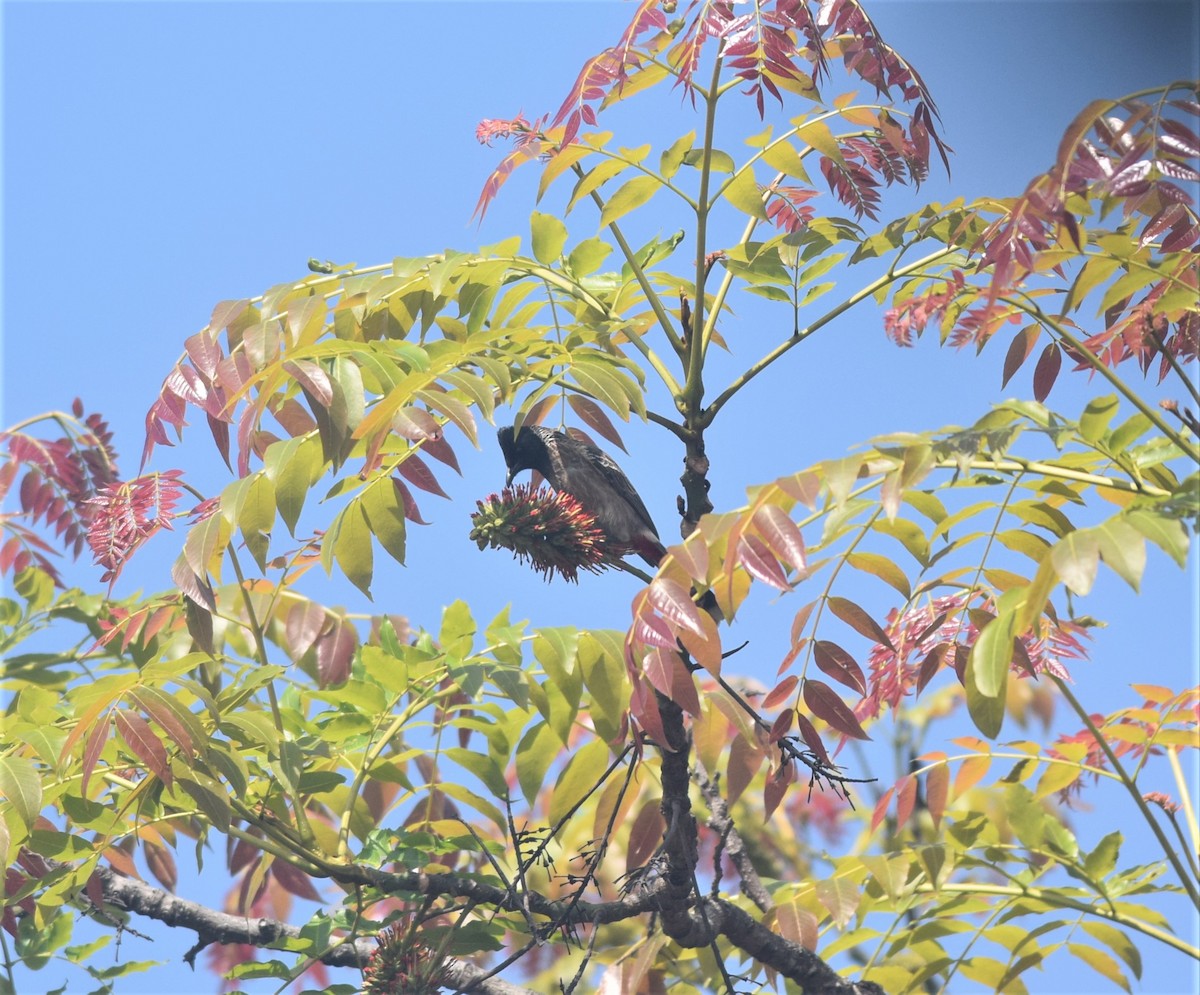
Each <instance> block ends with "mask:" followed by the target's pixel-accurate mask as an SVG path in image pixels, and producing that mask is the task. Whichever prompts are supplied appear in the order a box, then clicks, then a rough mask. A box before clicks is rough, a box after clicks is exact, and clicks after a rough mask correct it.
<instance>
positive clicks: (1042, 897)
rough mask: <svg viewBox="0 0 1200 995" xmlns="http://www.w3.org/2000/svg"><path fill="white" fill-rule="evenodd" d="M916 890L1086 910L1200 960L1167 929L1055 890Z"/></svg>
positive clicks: (969, 885) (973, 885)
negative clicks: (993, 896) (1021, 899)
mask: <svg viewBox="0 0 1200 995" xmlns="http://www.w3.org/2000/svg"><path fill="white" fill-rule="evenodd" d="M916 891H917V892H918V893H920V894H930V895H933V894H939V893H946V892H950V893H953V894H960V895H1000V896H1005V897H1011V898H1032V899H1035V900H1036V901H1039V902H1045V903H1046V904H1047V905H1049V906H1051V907H1052V908H1053V907H1059V908H1065V909H1071V910H1073V911H1075V912H1083V913H1086V914H1087V915H1093V916H1096V917H1097V918H1099V919H1107V920H1108V921H1109V922H1116V923H1119V924H1120V925H1122V926H1125V927H1126V928H1128V929H1132V930H1134V931H1135V932H1138V933H1142V934H1144V935H1146V936H1149V937H1152V938H1153V939H1155V940H1159V941H1161V942H1162V943H1165V944H1166V945H1167V946H1169V947H1173V948H1174V949H1175V950H1178V951H1180V952H1181V953H1185V954H1187V955H1188V956H1189V957H1191V958H1193V959H1195V960H1200V948H1197V947H1194V946H1192V945H1191V944H1189V943H1188V942H1187V941H1186V940H1183V939H1182V938H1180V937H1178V936H1175V935H1173V934H1171V933H1168V932H1167V931H1166V930H1162V929H1158V928H1157V927H1155V926H1151V925H1150V924H1149V923H1147V922H1143V921H1142V920H1141V919H1136V918H1134V917H1133V916H1126V915H1121V914H1119V913H1116V912H1113V911H1112V910H1110V909H1107V908H1105V907H1104V906H1100V905H1088V904H1087V903H1086V902H1080V901H1076V900H1075V899H1073V898H1070V897H1068V896H1066V895H1064V894H1062V892H1060V891H1057V890H1054V889H1045V888H1031V887H1027V886H1021V885H1003V884H984V883H982V882H963V883H961V884H960V883H953V882H951V883H944V884H940V885H938V886H936V887H934V886H933V885H920V884H918V885H917V886H916Z"/></svg>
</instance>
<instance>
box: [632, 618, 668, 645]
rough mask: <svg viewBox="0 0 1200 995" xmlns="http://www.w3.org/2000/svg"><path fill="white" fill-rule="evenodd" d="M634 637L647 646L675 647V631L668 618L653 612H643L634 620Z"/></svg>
mask: <svg viewBox="0 0 1200 995" xmlns="http://www.w3.org/2000/svg"><path fill="white" fill-rule="evenodd" d="M633 638H634V639H636V640H638V641H639V642H641V643H645V644H646V645H647V646H658V647H661V648H662V649H674V648H675V633H674V631H673V630H672V629H671V627H670V626H669V625H668V624H667V622H666V619H664V618H662V617H660V616H658V615H655V614H654V613H653V612H643V613H642V614H641V615H638V616H637V617H636V618H635V619H634V620H633Z"/></svg>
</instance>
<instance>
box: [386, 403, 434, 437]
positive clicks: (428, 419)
mask: <svg viewBox="0 0 1200 995" xmlns="http://www.w3.org/2000/svg"><path fill="white" fill-rule="evenodd" d="M392 431H393V432H395V433H396V434H397V435H399V436H401V437H402V438H405V439H408V440H409V441H410V442H425V441H426V440H429V439H436V438H438V437H439V436H440V435H441V434H442V427H441V426H440V425H439V424H438V423H437V419H435V418H434V417H433V415H431V414H430V413H429V412H428V411H426V410H425V409H424V408H412V407H409V408H401V409H400V410H399V411H397V412H396V413H395V414H394V415H392Z"/></svg>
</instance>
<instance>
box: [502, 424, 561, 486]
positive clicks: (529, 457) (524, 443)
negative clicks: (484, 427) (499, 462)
mask: <svg viewBox="0 0 1200 995" xmlns="http://www.w3.org/2000/svg"><path fill="white" fill-rule="evenodd" d="M496 437H497V438H498V439H499V440H500V451H501V452H502V453H504V462H505V464H506V465H507V466H508V479H507V480H506V481H505V486H507V485H509V484H511V483H512V482H513V477H515V476H516V475H517V474H518V473H520V472H521V471H522V470H537V471H538V473H540V474H541V475H542V476H543V477H544V476H546V473H547V471H548V469H549V465H550V457H549V454H547V452H546V442H545V440H544V439H543V438H542V436H541V434H540V433H539V432H538V431H537V430H536V429H534V428H529V427H527V426H522V427H521V429H520V431H516V432H514V431H513V427H512V426H511V425H505V426H504V427H503V428H501V429H500V431H499V432H497V433H496Z"/></svg>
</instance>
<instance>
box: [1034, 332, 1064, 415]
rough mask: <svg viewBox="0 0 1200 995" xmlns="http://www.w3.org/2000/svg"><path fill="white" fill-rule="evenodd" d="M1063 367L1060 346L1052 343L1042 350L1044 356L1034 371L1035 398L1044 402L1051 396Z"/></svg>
mask: <svg viewBox="0 0 1200 995" xmlns="http://www.w3.org/2000/svg"><path fill="white" fill-rule="evenodd" d="M1061 367H1062V351H1061V350H1060V349H1059V348H1058V345H1057V344H1056V343H1054V342H1051V343H1050V344H1049V345H1048V346H1046V348H1045V349H1043V350H1042V355H1041V357H1040V358H1039V359H1038V361H1037V366H1036V367H1034V370H1033V396H1034V397H1035V398H1036V399H1037V400H1038V401H1044V400H1046V398H1047V397H1048V396H1049V394H1050V388H1051V387H1053V386H1054V381H1055V380H1056V379H1057V378H1058V371H1059V369H1060V368H1061Z"/></svg>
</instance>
